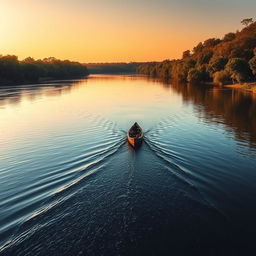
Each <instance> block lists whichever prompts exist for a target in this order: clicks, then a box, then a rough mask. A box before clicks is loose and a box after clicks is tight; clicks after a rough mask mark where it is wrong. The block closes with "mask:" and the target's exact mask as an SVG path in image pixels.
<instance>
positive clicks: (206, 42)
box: [203, 38, 221, 47]
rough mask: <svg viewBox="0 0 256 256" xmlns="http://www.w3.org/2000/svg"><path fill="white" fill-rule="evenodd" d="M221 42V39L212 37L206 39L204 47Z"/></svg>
mask: <svg viewBox="0 0 256 256" xmlns="http://www.w3.org/2000/svg"><path fill="white" fill-rule="evenodd" d="M220 42H221V40H220V39H216V38H210V39H207V40H205V41H204V44H203V45H204V47H214V46H215V45H217V44H219V43H220Z"/></svg>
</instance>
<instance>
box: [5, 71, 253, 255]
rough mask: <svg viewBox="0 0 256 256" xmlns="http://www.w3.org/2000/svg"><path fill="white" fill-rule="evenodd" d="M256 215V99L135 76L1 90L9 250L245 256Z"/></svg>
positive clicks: (96, 77) (234, 92) (12, 252)
mask: <svg viewBox="0 0 256 256" xmlns="http://www.w3.org/2000/svg"><path fill="white" fill-rule="evenodd" d="M135 121H137V122H138V123H139V125H140V126H141V127H142V128H143V129H144V131H145V139H144V142H143V144H142V146H141V147H140V148H139V149H138V150H136V151H135V150H133V149H132V148H131V147H130V146H129V145H128V143H127V141H126V132H127V130H128V129H129V128H130V127H131V125H132V124H133V123H134V122H135ZM255 216H256V98H255V96H254V97H253V95H252V94H250V93H245V92H242V91H238V90H234V89H225V88H217V87H215V88H213V87H210V86H206V85H205V86H202V85H195V86H192V85H174V84H167V83H162V82H161V81H158V80H155V79H149V78H146V77H143V76H137V75H91V76H89V77H88V78H87V79H79V80H63V81H61V80H59V81H52V82H47V83H44V84H40V85H39V84H34V85H18V86H12V87H7V86H1V87H0V255H171V254H172V255H201V254H202V255H235V254H236V253H237V254H239V255H242V253H245V252H246V251H247V250H248V251H249V250H251V249H254V247H255V243H254V238H255V235H256V220H255ZM240 253H241V254H240ZM247 255H248V254H247Z"/></svg>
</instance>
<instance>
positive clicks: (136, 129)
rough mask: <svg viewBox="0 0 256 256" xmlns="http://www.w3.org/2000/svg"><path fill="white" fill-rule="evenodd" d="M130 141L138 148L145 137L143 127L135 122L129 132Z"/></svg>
mask: <svg viewBox="0 0 256 256" xmlns="http://www.w3.org/2000/svg"><path fill="white" fill-rule="evenodd" d="M127 139H128V142H129V143H130V144H131V145H132V146H133V147H134V148H137V147H139V146H140V145H141V143H142V139H143V131H142V129H141V127H140V126H139V125H138V124H137V123H134V125H133V126H132V127H131V128H130V130H129V131H128V133H127Z"/></svg>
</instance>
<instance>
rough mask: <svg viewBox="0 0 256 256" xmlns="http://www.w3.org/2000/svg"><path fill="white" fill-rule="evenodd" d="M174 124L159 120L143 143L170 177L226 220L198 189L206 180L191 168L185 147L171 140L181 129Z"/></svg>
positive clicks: (148, 132) (167, 120)
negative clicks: (191, 191)
mask: <svg viewBox="0 0 256 256" xmlns="http://www.w3.org/2000/svg"><path fill="white" fill-rule="evenodd" d="M176 124H177V119H175V118H173V117H171V118H165V119H163V120H161V121H160V122H159V123H158V124H157V125H156V126H155V127H153V128H151V129H149V130H147V131H146V132H145V137H144V141H145V143H146V145H147V146H148V147H149V148H150V149H151V150H152V151H153V152H154V153H155V155H156V156H157V157H159V158H160V159H161V160H162V161H164V162H165V163H166V164H165V168H166V169H167V170H168V171H169V172H170V173H171V174H172V175H174V176H175V177H176V178H177V179H178V180H179V181H181V182H182V183H184V184H186V185H188V186H189V187H190V188H192V189H193V190H194V191H196V193H197V194H198V195H199V198H200V201H201V203H203V204H204V205H205V206H207V207H209V208H211V209H213V210H214V211H217V212H218V213H219V214H221V215H222V217H224V218H225V219H227V217H226V214H225V213H224V212H223V211H222V210H220V209H219V208H218V207H216V206H215V205H214V203H212V201H211V200H210V199H209V197H208V196H207V194H206V193H205V192H204V191H202V189H201V188H200V187H201V185H202V186H203V185H205V183H207V180H206V179H205V177H201V176H200V175H199V174H197V173H196V172H195V170H194V169H193V168H191V163H190V161H191V159H189V157H187V156H188V155H187V153H189V152H187V149H186V150H185V149H184V147H185V145H179V144H178V142H179V141H178V139H177V138H173V137H175V132H176V129H182V128H180V127H178V126H176ZM167 138H168V139H167ZM172 140H173V141H172ZM180 143H182V141H181V142H180ZM208 185H210V184H208Z"/></svg>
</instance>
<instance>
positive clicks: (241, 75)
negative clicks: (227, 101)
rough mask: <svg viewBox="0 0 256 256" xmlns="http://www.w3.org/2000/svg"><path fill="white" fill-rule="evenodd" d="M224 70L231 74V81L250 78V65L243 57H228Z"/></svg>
mask: <svg viewBox="0 0 256 256" xmlns="http://www.w3.org/2000/svg"><path fill="white" fill-rule="evenodd" d="M226 70H227V71H228V72H229V73H230V74H231V78H232V79H233V81H237V82H239V83H241V82H243V81H246V80H249V79H250V67H249V64H248V62H247V61H246V60H245V59H242V58H232V59H230V60H229V61H228V63H227V65H226Z"/></svg>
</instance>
